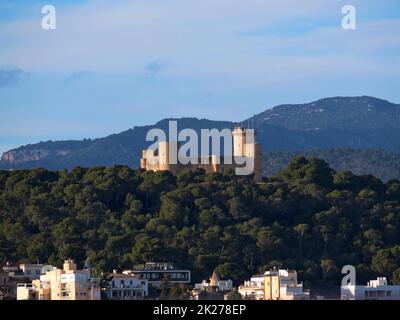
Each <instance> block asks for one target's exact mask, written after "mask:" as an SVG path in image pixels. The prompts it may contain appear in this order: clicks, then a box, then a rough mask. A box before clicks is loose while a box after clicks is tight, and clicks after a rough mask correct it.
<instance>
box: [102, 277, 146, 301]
mask: <svg viewBox="0 0 400 320" xmlns="http://www.w3.org/2000/svg"><path fill="white" fill-rule="evenodd" d="M107 282H108V286H107V288H106V290H105V293H106V297H107V299H109V300H142V299H144V298H145V297H147V296H148V295H149V288H148V282H147V280H143V279H139V278H138V277H137V276H136V275H129V274H121V273H116V272H114V273H112V274H111V275H109V276H108V278H107Z"/></svg>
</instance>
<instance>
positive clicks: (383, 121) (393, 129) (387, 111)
mask: <svg viewBox="0 0 400 320" xmlns="http://www.w3.org/2000/svg"><path fill="white" fill-rule="evenodd" d="M169 120H177V122H178V130H179V129H182V128H192V129H195V130H196V131H197V132H199V131H200V129H202V128H205V129H211V128H216V129H219V130H221V129H223V128H232V127H233V126H234V125H235V122H230V121H217V120H208V119H198V118H190V117H184V118H166V119H162V120H160V121H158V122H157V123H155V124H153V125H145V126H135V127H133V128H130V129H128V130H125V131H122V132H120V133H115V134H110V135H108V136H105V137H101V138H96V139H83V140H66V141H45V142H39V143H36V144H29V145H26V146H21V147H18V148H15V149H11V150H9V151H6V152H5V153H3V155H2V157H1V161H0V169H18V168H33V167H45V168H48V169H64V168H66V169H71V168H73V167H76V166H96V165H105V166H110V165H113V164H125V165H129V166H131V167H138V166H139V159H140V155H141V151H142V149H143V148H145V147H147V146H148V145H149V144H150V142H146V141H145V136H146V133H147V131H148V130H149V129H151V128H160V129H163V130H166V132H167V131H168V130H167V128H168V121H169ZM243 122H244V123H246V122H247V123H248V124H251V125H252V126H254V128H255V129H256V132H257V141H258V142H259V143H260V144H261V145H262V147H263V151H264V153H267V152H280V151H287V152H292V151H298V150H313V149H334V148H353V149H376V148H382V149H384V150H386V151H388V152H395V153H400V139H399V137H400V128H399V125H398V124H399V123H400V105H399V104H395V103H391V102H389V101H387V100H383V99H379V98H374V97H370V96H359V97H330V98H323V99H319V100H316V101H313V102H309V103H303V104H282V105H278V106H275V107H272V108H269V109H267V110H265V111H263V112H261V113H258V114H256V115H254V116H253V117H250V118H248V119H246V120H244V121H243Z"/></svg>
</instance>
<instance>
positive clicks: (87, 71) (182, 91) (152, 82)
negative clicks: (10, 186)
mask: <svg viewBox="0 0 400 320" xmlns="http://www.w3.org/2000/svg"><path fill="white" fill-rule="evenodd" d="M44 5H53V6H54V7H55V9H56V29H55V30H44V29H43V28H42V27H41V21H42V18H43V16H44V15H43V14H42V12H41V10H42V7H43V6H44ZM344 5H352V6H354V8H355V9H356V29H355V30H345V29H343V28H342V18H343V16H344V14H343V13H342V7H343V6H344ZM360 95H369V96H375V97H379V98H382V99H386V100H389V101H391V102H394V103H400V1H398V0H346V1H341V0H304V1H301V2H300V1H298V0H280V1H273V0H246V1H243V0H196V1H194V0H68V1H67V0H46V1H41V0H1V1H0V153H1V152H4V151H6V150H9V149H12V148H15V147H18V146H20V145H24V144H28V143H36V142H39V141H47V140H65V139H82V138H96V137H102V136H106V135H108V134H112V133H117V132H120V131H123V130H126V129H128V128H132V127H134V126H136V125H147V124H153V123H155V122H157V121H158V120H161V119H163V118H166V117H184V116H188V117H198V118H208V119H215V120H231V121H241V120H243V119H246V118H249V117H251V116H252V115H254V114H257V113H260V112H262V111H264V110H266V109H267V108H270V107H272V106H275V105H279V104H284V103H305V102H310V101H314V100H317V99H320V98H325V97H332V96H360Z"/></svg>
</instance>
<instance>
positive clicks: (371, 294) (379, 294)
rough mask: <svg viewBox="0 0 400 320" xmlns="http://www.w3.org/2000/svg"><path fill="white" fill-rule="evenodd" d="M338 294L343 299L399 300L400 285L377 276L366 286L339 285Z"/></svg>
mask: <svg viewBox="0 0 400 320" xmlns="http://www.w3.org/2000/svg"><path fill="white" fill-rule="evenodd" d="M340 296H341V299H343V300H400V285H388V283H387V279H386V278H385V277H378V278H377V279H376V280H371V281H369V282H368V283H367V285H366V286H357V285H347V286H341V287H340Z"/></svg>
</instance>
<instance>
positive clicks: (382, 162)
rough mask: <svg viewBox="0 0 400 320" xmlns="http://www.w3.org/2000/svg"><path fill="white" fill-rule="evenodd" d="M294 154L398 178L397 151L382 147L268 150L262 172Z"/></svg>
mask: <svg viewBox="0 0 400 320" xmlns="http://www.w3.org/2000/svg"><path fill="white" fill-rule="evenodd" d="M296 156H306V157H316V158H320V159H324V160H325V161H326V162H328V164H329V166H331V167H332V168H333V169H335V170H336V171H351V172H353V173H355V174H359V175H363V174H372V175H374V176H376V177H378V178H380V179H381V180H383V181H388V180H391V179H400V154H398V153H393V152H388V151H385V150H383V149H364V150H363V149H351V148H337V149H327V150H304V151H297V152H296V151H288V152H285V151H282V152H269V153H267V154H265V155H264V162H263V171H264V175H265V176H268V177H269V176H273V175H275V174H276V173H278V172H279V171H280V170H282V169H284V168H285V167H286V166H287V165H288V164H289V162H290V161H291V160H292V159H293V158H294V157H296Z"/></svg>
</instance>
